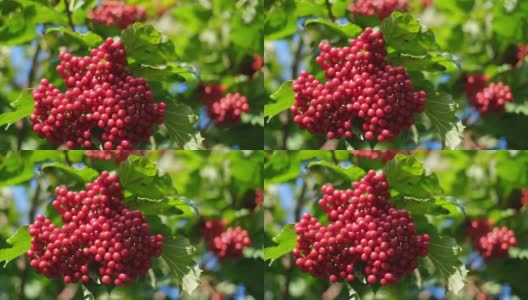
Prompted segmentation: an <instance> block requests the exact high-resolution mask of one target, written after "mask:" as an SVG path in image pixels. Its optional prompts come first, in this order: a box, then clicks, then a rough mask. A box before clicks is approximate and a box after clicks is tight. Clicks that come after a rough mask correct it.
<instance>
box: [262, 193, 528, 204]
mask: <svg viewBox="0 0 528 300" xmlns="http://www.w3.org/2000/svg"><path fill="white" fill-rule="evenodd" d="M527 196H528V193H527ZM254 202H255V207H259V206H261V205H262V203H264V190H262V189H256V190H255V201H254Z"/></svg>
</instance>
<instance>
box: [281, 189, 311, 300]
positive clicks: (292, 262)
mask: <svg viewBox="0 0 528 300" xmlns="http://www.w3.org/2000/svg"><path fill="white" fill-rule="evenodd" d="M305 194H306V183H305V182H304V179H303V182H302V187H301V192H300V193H299V197H298V198H297V202H296V204H295V210H294V217H295V221H299V220H300V219H301V211H302V208H303V206H304V201H305V199H304V198H305V197H304V196H305ZM288 259H289V265H288V267H287V269H286V286H285V287H284V294H283V296H282V299H283V300H288V299H290V282H291V279H292V275H293V267H294V265H295V259H294V258H293V254H291V253H290V255H289V257H288Z"/></svg>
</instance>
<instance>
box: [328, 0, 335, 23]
mask: <svg viewBox="0 0 528 300" xmlns="http://www.w3.org/2000/svg"><path fill="white" fill-rule="evenodd" d="M325 5H326V9H327V10H328V17H329V18H330V20H332V22H335V20H336V19H335V17H334V14H333V13H332V4H330V1H329V0H325Z"/></svg>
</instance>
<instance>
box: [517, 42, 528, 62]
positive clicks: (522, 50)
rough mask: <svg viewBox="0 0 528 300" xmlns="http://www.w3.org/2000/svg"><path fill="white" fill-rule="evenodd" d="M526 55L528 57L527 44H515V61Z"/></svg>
mask: <svg viewBox="0 0 528 300" xmlns="http://www.w3.org/2000/svg"><path fill="white" fill-rule="evenodd" d="M526 57H528V44H526V45H523V44H519V45H518V46H517V61H522V60H523V59H525V58H526Z"/></svg>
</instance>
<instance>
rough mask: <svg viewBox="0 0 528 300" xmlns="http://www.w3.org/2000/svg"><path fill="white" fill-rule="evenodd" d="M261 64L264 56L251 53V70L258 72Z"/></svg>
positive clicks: (262, 64)
mask: <svg viewBox="0 0 528 300" xmlns="http://www.w3.org/2000/svg"><path fill="white" fill-rule="evenodd" d="M263 66H264V58H263V57H262V56H260V55H258V54H255V55H253V63H252V64H251V67H252V68H253V72H258V70H260V69H262V67H263Z"/></svg>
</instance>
